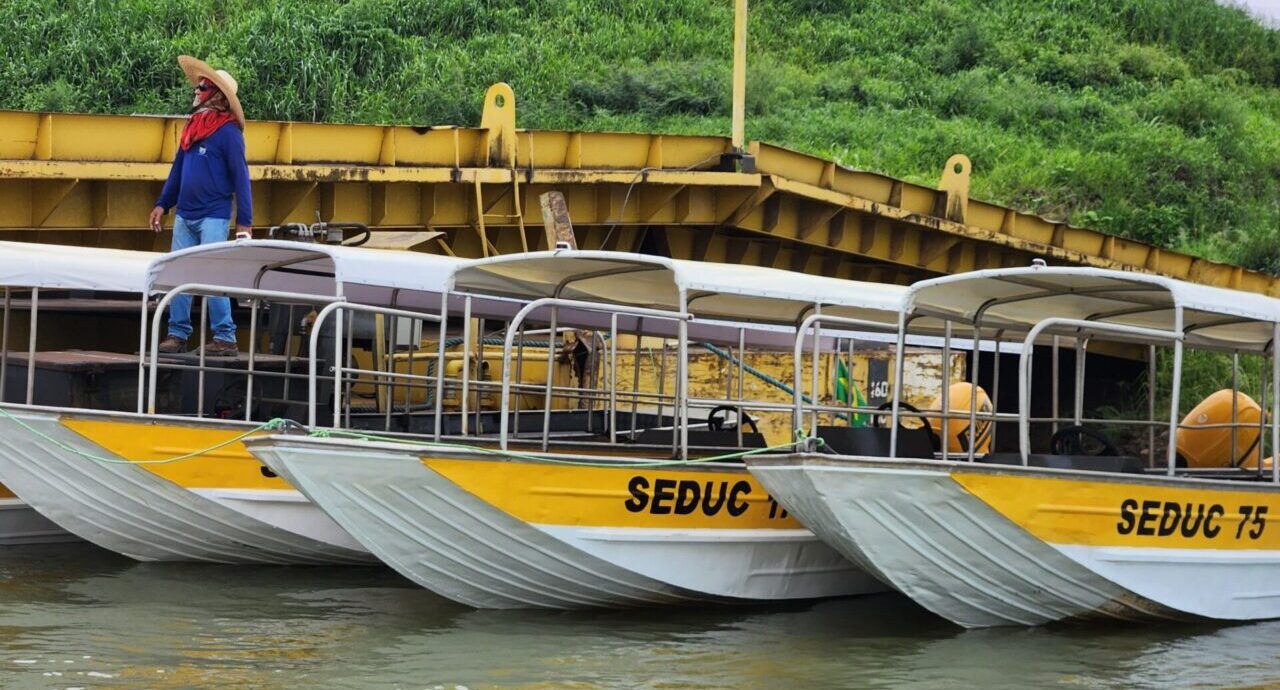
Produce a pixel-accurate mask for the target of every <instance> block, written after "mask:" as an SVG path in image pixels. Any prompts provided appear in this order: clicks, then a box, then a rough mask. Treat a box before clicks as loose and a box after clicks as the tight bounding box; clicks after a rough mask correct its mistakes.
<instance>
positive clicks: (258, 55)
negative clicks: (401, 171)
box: [0, 0, 1280, 273]
mask: <svg viewBox="0 0 1280 690" xmlns="http://www.w3.org/2000/svg"><path fill="white" fill-rule="evenodd" d="M732 4H733V3H732V2H731V0H539V1H538V2H525V1H524V0H351V1H349V2H340V1H338V0H276V1H264V2H248V1H246V0H172V1H170V2H158V1H156V0H111V1H104V0H76V1H70V0H63V1H61V2H51V1H50V0H6V2H4V3H2V4H0V56H2V59H0V107H5V108H28V109H51V110H77V111H91V112H113V113H131V112H148V113H156V112H164V113H174V112H182V111H183V109H184V106H185V105H186V102H187V98H188V96H187V90H186V89H185V87H184V86H183V84H182V82H181V79H180V74H179V72H178V70H177V67H176V65H175V64H174V57H175V56H176V55H177V54H179V53H191V54H194V55H198V56H204V57H206V58H207V59H208V60H209V61H210V62H212V63H214V64H215V66H220V67H226V68H227V69H229V70H230V71H231V72H232V73H233V74H234V75H235V76H236V77H237V79H238V80H239V81H240V84H241V89H242V93H243V96H244V98H243V100H244V102H245V106H246V110H247V112H248V114H249V116H250V117H253V118H273V119H294V120H322V121H334V122H397V123H411V124H476V123H478V121H479V109H480V99H481V95H482V93H483V90H484V88H485V87H486V86H487V85H488V84H490V83H492V82H495V81H506V82H509V83H510V84H511V85H512V86H513V87H514V88H515V90H516V94H517V98H518V113H519V124H520V126H522V127H531V128H573V129H616V130H645V131H663V132H673V133H711V134H727V133H728V127H729V101H728V93H729V75H730V55H731V42H730V38H731V26H732ZM750 63H751V67H750V72H751V79H750V82H749V94H748V101H749V103H748V106H749V117H748V120H747V134H748V137H749V138H753V139H762V140H765V141H769V142H773V143H778V144H782V145H785V146H789V147H793V148H797V149H800V150H804V151H808V152H811V153H815V154H819V155H823V156H831V157H834V158H835V159H836V160H838V161H840V162H841V163H844V164H846V165H850V166H854V167H859V168H864V169H871V170H877V171H882V172H885V173H888V174H891V175H894V176H899V177H905V178H908V179H911V180H914V181H918V182H924V183H934V182H936V180H937V177H938V174H939V172H940V169H941V166H942V163H943V161H945V160H946V158H947V157H948V156H949V155H950V154H952V153H956V152H963V153H966V154H968V155H969V156H970V158H972V159H973V163H974V169H975V178H974V181H973V194H974V195H975V196H976V197H980V198H986V199H991V200H994V201H997V202H1001V203H1005V204H1010V205H1013V206H1015V207H1017V208H1020V209H1025V210H1029V211H1033V212H1038V213H1041V214H1045V215H1048V216H1050V217H1055V218H1065V219H1067V220H1070V221H1071V222H1073V223H1077V224H1082V225H1087V226H1090V227H1094V228H1098V229H1101V230H1105V231H1109V232H1113V233H1117V234H1120V235H1124V236H1126V237H1132V238H1136V239H1140V240H1144V241H1148V242H1153V243H1156V244H1159V245H1163V246H1169V247H1174V248H1178V249H1182V250H1185V251H1190V252H1192V253H1195V254H1198V255H1202V256H1207V257H1210V258H1215V259H1221V260H1226V261H1232V262H1238V263H1241V264H1243V265H1245V266H1248V267H1250V268H1257V269H1262V270H1267V271H1271V272H1275V273H1280V32H1277V31H1274V30H1268V29H1265V28H1263V27H1262V26H1260V25H1258V24H1257V23H1255V22H1253V21H1252V20H1251V19H1249V18H1248V17H1247V16H1245V15H1244V14H1243V13H1242V12H1240V11H1238V10H1235V9H1231V8H1225V7H1221V6H1219V5H1217V4H1215V3H1214V2H1212V0H894V1H891V0H755V1H754V2H752V16H751V42H750Z"/></svg>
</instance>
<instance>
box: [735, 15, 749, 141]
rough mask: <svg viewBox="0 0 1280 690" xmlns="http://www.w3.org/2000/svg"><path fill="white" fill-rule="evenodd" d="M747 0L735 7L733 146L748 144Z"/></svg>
mask: <svg viewBox="0 0 1280 690" xmlns="http://www.w3.org/2000/svg"><path fill="white" fill-rule="evenodd" d="M746 100H747V0H734V9H733V148H734V150H735V151H739V152H741V151H742V150H743V146H745V144H746V133H745V130H746V107H747V106H746Z"/></svg>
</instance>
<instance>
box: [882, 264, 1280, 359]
mask: <svg viewBox="0 0 1280 690" xmlns="http://www.w3.org/2000/svg"><path fill="white" fill-rule="evenodd" d="M985 304H990V305H991V306H989V307H988V308H987V310H986V311H985V312H984V314H983V318H982V323H983V325H984V326H985V327H988V328H1008V329H1011V330H1015V331H1017V330H1021V331H1024V332H1025V331H1026V330H1028V329H1030V328H1031V327H1032V326H1034V325H1035V324H1036V323H1038V322H1040V321H1041V320H1043V319H1046V318H1050V317H1062V318H1070V319H1086V320H1091V321H1098V322H1105V323H1113V324H1123V325H1129V326H1139V327H1143V328H1153V329H1160V330H1166V331H1172V330H1174V327H1175V322H1174V313H1175V307H1181V308H1182V309H1183V327H1184V332H1185V333H1186V339H1187V341H1188V342H1190V343H1194V344H1197V345H1200V346H1204V347H1215V348H1240V349H1249V350H1256V349H1259V348H1262V347H1265V346H1266V344H1267V343H1268V342H1269V341H1270V340H1271V335H1272V327H1271V326H1272V324H1273V323H1275V322H1277V321H1280V300H1276V299H1273V298H1271V297H1267V296H1264V295H1259V294H1256V293H1251V292H1240V291H1238V290H1228V289H1224V288H1216V287H1209V286H1206V285H1196V284H1194V283H1187V282H1184V281H1181V280H1174V279H1172V278H1166V277H1163V276H1155V275H1148V274H1143V273H1130V272H1126V271H1111V270H1106V269H1099V268H1075V267H1044V266H1040V267H1036V266H1032V267H1023V268H1011V269H992V270H987V271H974V272H971V273H962V274H959V275H954V276H946V277H942V278H935V279H932V280H926V281H921V282H919V283H916V284H915V285H913V286H912V287H911V289H910V292H909V293H908V296H907V309H908V310H909V311H910V312H911V313H912V314H916V315H924V316H930V317H937V318H944V319H948V320H954V321H960V322H964V323H971V322H972V320H973V319H974V318H975V316H976V314H977V312H978V310H979V309H980V308H981V307H982V306H983V305H985ZM921 325H922V326H927V327H931V326H932V324H927V320H926V323H922V324H921ZM912 330H915V327H914V325H913V327H912Z"/></svg>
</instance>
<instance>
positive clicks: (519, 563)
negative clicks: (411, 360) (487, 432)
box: [247, 437, 884, 608]
mask: <svg viewBox="0 0 1280 690" xmlns="http://www.w3.org/2000/svg"><path fill="white" fill-rule="evenodd" d="M247 445H248V447H249V448H250V450H251V451H252V452H253V453H254V454H255V455H257V456H258V457H260V458H261V459H263V461H264V462H266V463H267V464H268V465H269V466H270V467H271V468H272V469H273V470H275V471H276V472H278V473H280V474H281V476H283V477H285V478H286V479H288V480H289V481H290V482H291V483H293V484H294V485H295V486H297V487H298V488H299V489H301V490H302V492H303V493H305V494H306V495H307V496H308V497H309V498H310V499H311V500H312V501H314V502H315V503H316V504H318V505H320V506H321V507H323V508H324V509H325V511H326V512H328V513H329V514H330V515H331V516H333V518H334V519H335V520H337V521H338V523H339V524H340V525H342V526H343V527H344V528H345V529H346V530H347V531H348V532H350V533H351V534H352V535H353V536H355V537H356V539H358V540H359V541H360V542H361V543H362V544H363V545H364V546H365V547H366V548H368V549H369V551H371V552H373V553H374V554H375V555H377V556H378V557H379V558H381V559H382V560H383V561H384V562H386V563H387V564H388V565H390V566H391V567H393V568H395V569H396V570H398V571H399V572H400V573H401V574H403V575H405V576H406V577H408V578H409V579H411V580H413V581H414V582H416V583H418V584H420V585H422V586H423V587H426V588H427V589H430V590H432V591H434V592H436V593H438V594H441V595H443V596H446V597H448V598H450V599H453V600H455V601H459V602H462V603H464V604H467V605H470V606H475V607H478V608H579V607H620V606H635V605H642V604H672V603H694V602H716V603H720V602H726V603H727V602H742V601H762V600H784V599H801V598H812V597H823V596H837V595H846V594H860V593H866V592H871V591H882V590H883V589H884V586H883V585H882V584H880V583H879V582H877V581H875V580H874V579H873V578H870V577H868V576H867V575H866V574H864V573H862V572H861V571H859V570H858V569H856V568H855V567H853V566H852V565H851V564H850V563H848V562H847V561H845V560H844V559H843V558H842V557H840V556H839V555H838V554H837V553H836V552H835V551H833V550H832V549H830V548H828V547H826V546H825V545H823V544H822V543H820V542H819V541H818V540H817V539H816V538H815V537H814V536H813V535H812V534H811V533H809V532H808V531H807V530H804V529H803V528H800V529H777V530H767V529H763V530H762V529H705V528H699V529H690V528H687V527H685V528H682V527H669V528H663V527H660V526H657V527H655V526H645V527H634V526H625V525H619V526H609V525H592V524H589V522H590V520H588V519H586V518H585V516H575V515H567V514H559V515H553V514H552V513H555V512H558V510H557V509H556V506H558V505H561V504H559V503H557V501H555V500H550V501H549V502H548V503H547V504H546V505H547V506H548V507H549V508H550V509H549V510H548V511H545V514H546V518H547V519H546V520H542V521H532V520H527V519H521V518H520V517H517V516H515V515H513V514H512V513H511V512H508V510H504V509H502V508H499V507H497V506H495V505H494V504H493V503H491V502H489V501H486V500H483V499H482V498H481V497H479V496H477V495H476V494H474V493H472V492H471V491H468V490H467V489H464V488H463V487H462V486H459V485H458V484H457V483H455V481H453V480H451V479H450V478H448V477H446V476H444V475H443V474H441V473H440V472H437V471H434V470H433V469H432V468H431V467H428V466H427V464H425V463H424V460H423V458H422V457H421V456H420V454H419V453H416V452H412V451H408V450H405V449H403V448H397V447H394V446H389V445H388V444H361V445H359V446H356V445H353V444H351V443H350V442H341V441H333V440H321V439H303V440H299V439H291V438H289V437H268V438H263V439H255V440H253V441H251V442H250V443H249V444H247ZM477 462H483V463H484V467H485V468H487V471H489V472H493V473H498V474H496V475H495V476H502V475H501V473H503V472H504V471H507V470H509V468H507V467H506V463H503V462H500V461H492V460H490V461H481V460H477ZM743 476H744V477H745V473H743ZM512 480H513V481H514V478H513V479H512ZM550 486H551V485H550V484H548V487H550ZM548 491H550V489H548ZM623 497H624V498H625V495H624V496H623ZM620 501H621V499H619V502H620ZM564 505H566V506H567V505H568V504H564ZM580 517H581V518H582V519H579V518H580ZM792 524H794V523H792Z"/></svg>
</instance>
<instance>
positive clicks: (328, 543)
mask: <svg viewBox="0 0 1280 690" xmlns="http://www.w3.org/2000/svg"><path fill="white" fill-rule="evenodd" d="M5 412H6V414H3V415H0V476H2V477H4V481H5V482H6V484H7V485H8V486H9V487H10V488H12V489H13V490H14V492H15V493H17V494H18V495H19V496H21V497H22V498H23V499H24V500H26V501H27V502H28V503H29V504H30V505H31V506H33V507H34V508H35V509H36V510H38V511H39V512H40V513H41V514H42V515H44V516H45V517H46V518H48V519H49V520H51V521H53V522H54V523H56V524H57V525H59V526H60V527H62V528H63V529H65V530H67V531H68V532H71V533H72V534H75V535H77V536H78V537H80V538H82V539H85V540H87V541H90V542H92V543H94V544H97V545H98V546H101V547H103V548H106V549H109V550H111V551H115V552H117V553H120V554H123V555H126V556H129V557H131V558H135V559H138V560H142V561H173V560H182V561H211V562H218V563H276V564H342V563H350V564H358V563H372V562H376V561H375V559H374V558H373V557H372V556H371V555H370V554H368V553H367V552H365V551H364V549H362V548H360V546H359V544H357V543H355V542H354V541H353V540H351V538H350V537H349V536H348V535H346V533H345V532H343V531H342V530H341V528H339V527H338V526H337V525H336V524H334V523H333V522H332V520H330V519H329V518H328V517H327V516H325V515H324V514H323V513H322V512H321V511H320V510H318V509H317V508H315V506H312V505H311V504H309V503H308V502H307V501H306V499H305V498H304V497H303V496H302V495H301V494H300V493H298V492H297V491H296V490H294V489H293V488H292V487H290V486H288V485H287V484H286V483H284V482H283V481H281V480H278V479H276V480H270V479H269V478H267V477H265V476H263V474H262V471H261V470H262V467H261V465H260V464H259V463H258V462H257V461H255V460H254V459H253V457H252V456H250V455H249V454H248V452H247V451H246V450H245V449H244V446H243V444H241V443H239V442H235V443H232V444H230V445H227V446H225V447H223V448H221V449H219V450H217V451H215V452H213V453H211V454H209V456H208V457H203V456H202V457H198V458H192V459H188V460H182V461H180V462H174V463H167V464H148V462H149V461H151V462H153V461H155V460H157V459H161V458H167V457H175V456H179V455H184V454H187V453H194V452H197V451H200V450H202V449H206V448H209V447H211V446H213V445H215V444H218V443H222V442H225V441H228V440H233V439H235V437H237V436H238V435H241V434H243V433H245V432H247V431H250V430H252V429H254V428H255V426H256V425H254V424H248V423H239V422H232V421H217V420H191V419H178V418H166V417H163V416H149V417H142V416H140V415H131V414H124V413H112V412H87V411H78V410H76V411H73V410H57V409H49V408H45V409H34V408H28V409H19V408H6V410H5ZM134 461H140V462H134Z"/></svg>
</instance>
